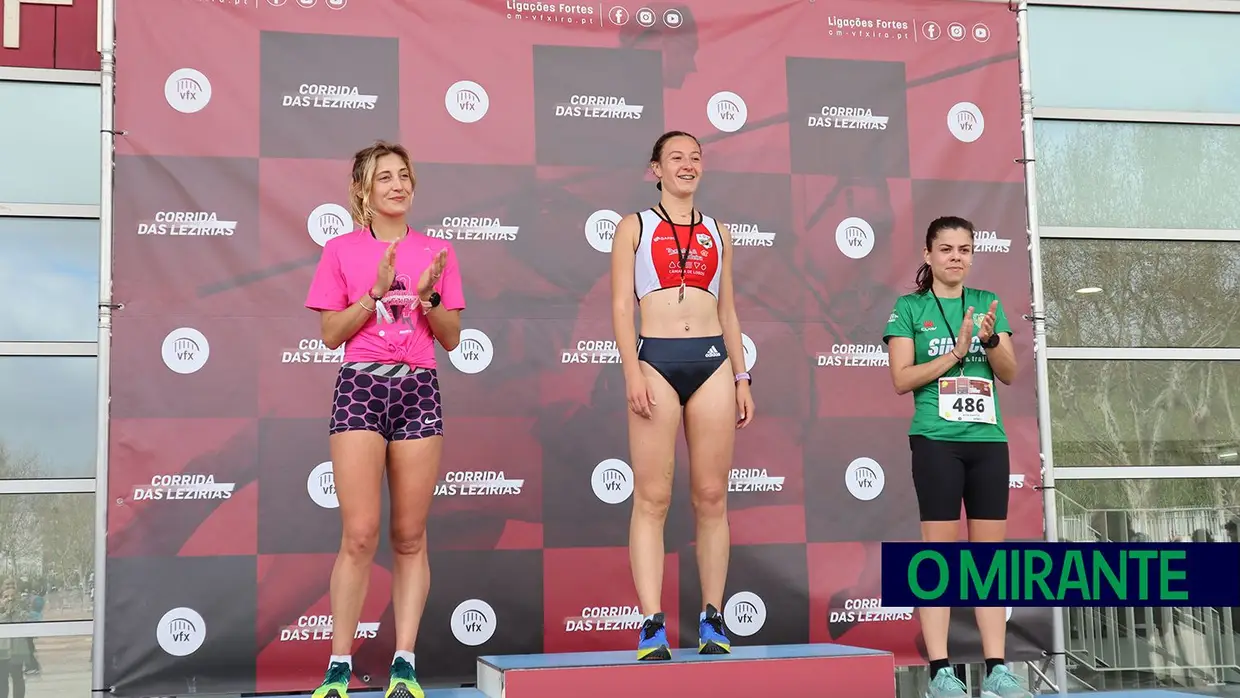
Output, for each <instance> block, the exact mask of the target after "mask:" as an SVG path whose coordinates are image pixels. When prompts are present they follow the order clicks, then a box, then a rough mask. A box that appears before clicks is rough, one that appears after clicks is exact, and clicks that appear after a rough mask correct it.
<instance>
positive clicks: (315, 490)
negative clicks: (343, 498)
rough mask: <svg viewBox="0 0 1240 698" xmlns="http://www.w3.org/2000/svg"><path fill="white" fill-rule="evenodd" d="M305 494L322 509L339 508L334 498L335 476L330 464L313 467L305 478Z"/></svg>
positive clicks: (329, 462) (325, 463)
mask: <svg viewBox="0 0 1240 698" xmlns="http://www.w3.org/2000/svg"><path fill="white" fill-rule="evenodd" d="M306 494H308V495H310V500H311V501H313V502H314V503H315V504H317V505H319V506H320V507H322V508H324V509H336V508H339V507H340V500H339V499H338V498H337V497H336V474H335V472H334V471H333V470H332V462H331V461H325V462H323V463H319V464H318V465H316V466H314V469H313V470H311V471H310V474H309V475H308V476H307V477H306Z"/></svg>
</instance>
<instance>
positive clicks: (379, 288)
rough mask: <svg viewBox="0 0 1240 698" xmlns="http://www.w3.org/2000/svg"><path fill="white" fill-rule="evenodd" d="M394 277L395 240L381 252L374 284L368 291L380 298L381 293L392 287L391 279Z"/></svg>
mask: <svg viewBox="0 0 1240 698" xmlns="http://www.w3.org/2000/svg"><path fill="white" fill-rule="evenodd" d="M395 278H396V241H395V240H393V241H392V244H390V245H388V248H387V249H386V250H384V252H383V258H382V259H380V260H379V270H378V273H376V274H375V285H374V286H373V287H371V289H370V293H371V295H372V296H373V297H375V298H382V297H383V294H385V293H387V292H388V289H390V288H392V280H393V279H395Z"/></svg>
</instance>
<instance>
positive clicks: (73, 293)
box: [0, 168, 99, 342]
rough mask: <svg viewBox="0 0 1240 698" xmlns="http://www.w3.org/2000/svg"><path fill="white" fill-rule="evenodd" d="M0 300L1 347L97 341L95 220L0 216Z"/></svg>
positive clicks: (96, 226) (96, 243)
mask: <svg viewBox="0 0 1240 698" xmlns="http://www.w3.org/2000/svg"><path fill="white" fill-rule="evenodd" d="M0 169H3V168H0ZM0 298H7V299H9V302H5V303H0V342H94V341H97V340H98V338H99V334H98V328H99V221H98V220H78V219H63V218H3V217H0ZM19 299H22V300H19Z"/></svg>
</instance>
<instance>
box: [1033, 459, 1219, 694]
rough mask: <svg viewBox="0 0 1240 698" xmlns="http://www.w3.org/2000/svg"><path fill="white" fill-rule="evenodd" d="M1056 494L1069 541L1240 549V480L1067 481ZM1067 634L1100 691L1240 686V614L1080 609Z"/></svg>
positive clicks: (1079, 669) (1068, 616)
mask: <svg viewBox="0 0 1240 698" xmlns="http://www.w3.org/2000/svg"><path fill="white" fill-rule="evenodd" d="M1055 491H1056V495H1057V496H1056V504H1057V509H1058V511H1059V531H1060V537H1061V538H1062V539H1064V540H1073V541H1096V540H1102V541H1120V542H1123V541H1141V540H1149V541H1152V542H1163V541H1172V540H1177V539H1183V538H1188V539H1190V540H1198V541H1211V540H1212V541H1220V542H1223V541H1232V542H1235V541H1236V540H1237V536H1236V522H1238V521H1240V480H1236V479H1231V478H1229V479H1222V478H1211V479H1182V480H1180V479H1176V480H1090V481H1081V480H1075V481H1074V480H1057V481H1056V482H1055ZM1064 625H1065V626H1066V628H1067V643H1066V644H1067V650H1068V651H1069V652H1072V653H1073V654H1074V656H1075V657H1076V660H1075V661H1076V663H1077V664H1076V669H1074V670H1073V673H1074V674H1076V675H1077V676H1080V677H1081V678H1082V679H1084V680H1085V681H1087V682H1089V683H1090V684H1091V685H1093V686H1094V687H1095V688H1097V689H1099V690H1117V689H1135V688H1148V687H1149V686H1151V685H1157V679H1159V678H1162V679H1166V678H1167V677H1169V676H1172V677H1174V681H1175V683H1177V684H1179V685H1178V686H1177V687H1183V688H1206V687H1211V688H1214V687H1217V686H1218V684H1221V683H1223V682H1224V681H1230V682H1233V683H1234V682H1235V681H1236V679H1237V676H1236V673H1235V672H1236V670H1235V669H1234V667H1235V666H1237V664H1240V662H1238V661H1237V659H1238V658H1237V647H1240V635H1238V634H1237V629H1238V628H1240V609H1236V608H1199V607H1196V608H1150V609H1146V608H1074V609H1068V610H1067V611H1066V612H1065V623H1064ZM1091 662H1093V663H1095V664H1093V665H1091ZM1212 667H1224V668H1221V669H1219V668H1212ZM1228 667H1230V668H1228ZM1091 669H1095V670H1099V671H1098V673H1094V671H1091ZM1185 669H1191V671H1185ZM1099 681H1101V682H1103V683H1102V684H1101V685H1100V683H1099Z"/></svg>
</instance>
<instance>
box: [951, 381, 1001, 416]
mask: <svg viewBox="0 0 1240 698" xmlns="http://www.w3.org/2000/svg"><path fill="white" fill-rule="evenodd" d="M994 388H995V385H994V382H993V381H991V380H989V379H986V378H970V377H967V376H957V377H955V378H940V379H939V417H942V418H943V419H946V420H947V421H949V422H978V423H982V424H994V423H995V392H994Z"/></svg>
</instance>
